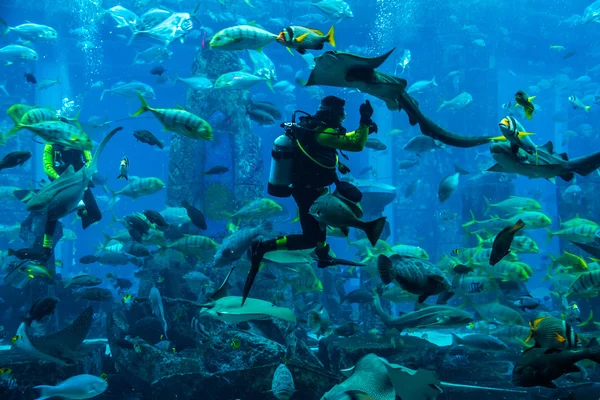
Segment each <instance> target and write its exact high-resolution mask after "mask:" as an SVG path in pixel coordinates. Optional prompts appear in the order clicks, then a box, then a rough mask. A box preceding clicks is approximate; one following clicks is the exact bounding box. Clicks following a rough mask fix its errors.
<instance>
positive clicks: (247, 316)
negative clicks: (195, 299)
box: [200, 296, 296, 324]
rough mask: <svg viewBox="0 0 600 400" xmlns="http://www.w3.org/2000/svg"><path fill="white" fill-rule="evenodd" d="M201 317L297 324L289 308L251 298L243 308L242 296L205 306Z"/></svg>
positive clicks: (220, 300) (227, 298) (229, 297)
mask: <svg viewBox="0 0 600 400" xmlns="http://www.w3.org/2000/svg"><path fill="white" fill-rule="evenodd" d="M200 316H209V317H213V318H216V319H218V320H221V321H226V322H234V323H235V322H244V321H252V320H260V319H269V318H279V319H282V320H284V321H288V322H291V323H294V324H295V323H296V316H295V315H294V312H293V311H292V310H290V309H289V308H284V307H277V306H276V305H275V304H273V303H270V302H268V301H265V300H259V299H253V298H251V297H248V298H246V302H245V303H244V306H243V307H242V296H227V297H223V298H220V299H218V300H216V301H214V302H212V303H210V304H208V305H205V308H203V309H202V310H201V311H200Z"/></svg>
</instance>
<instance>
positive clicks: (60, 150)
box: [42, 144, 102, 256]
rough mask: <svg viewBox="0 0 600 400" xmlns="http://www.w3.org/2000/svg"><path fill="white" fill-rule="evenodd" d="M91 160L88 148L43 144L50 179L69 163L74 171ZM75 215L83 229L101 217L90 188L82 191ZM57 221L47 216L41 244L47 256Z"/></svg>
mask: <svg viewBox="0 0 600 400" xmlns="http://www.w3.org/2000/svg"><path fill="white" fill-rule="evenodd" d="M91 161H92V153H91V152H90V151H89V150H84V151H81V150H76V149H69V148H65V147H64V146H62V145H60V144H46V145H45V146H44V155H43V165H44V172H45V173H46V175H48V179H50V181H54V180H55V179H58V177H59V176H60V175H61V174H62V173H63V172H64V171H65V170H66V169H67V168H68V167H69V166H70V165H72V166H73V168H74V169H75V171H79V170H80V169H81V168H83V167H85V166H86V165H88V164H89V163H90V162H91ZM90 187H93V184H90ZM77 215H79V216H80V217H81V225H82V227H83V229H87V227H89V226H90V225H92V224H93V223H95V222H98V221H100V220H101V219H102V213H101V212H100V208H99V207H98V203H96V199H95V198H94V195H93V194H92V191H91V190H90V188H88V189H87V190H86V191H85V192H84V193H83V199H82V201H80V202H79V204H78V206H77ZM57 223H58V220H57V219H54V218H51V217H50V216H48V220H47V221H46V226H45V229H44V241H43V245H42V251H43V252H44V253H45V254H46V255H47V256H49V255H50V254H51V253H52V244H53V243H52V237H53V236H54V231H55V229H56V224H57Z"/></svg>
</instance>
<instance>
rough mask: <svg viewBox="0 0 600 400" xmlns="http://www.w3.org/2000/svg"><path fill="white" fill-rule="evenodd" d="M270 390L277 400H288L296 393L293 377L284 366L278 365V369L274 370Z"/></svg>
mask: <svg viewBox="0 0 600 400" xmlns="http://www.w3.org/2000/svg"><path fill="white" fill-rule="evenodd" d="M271 389H272V390H273V395H274V396H275V397H277V399H279V400H289V399H290V398H291V397H292V396H293V395H294V392H295V391H296V387H295V386H294V377H293V376H292V373H291V372H290V370H289V369H288V367H286V366H285V364H279V367H277V369H276V370H275V373H274V374H273V383H272V384H271Z"/></svg>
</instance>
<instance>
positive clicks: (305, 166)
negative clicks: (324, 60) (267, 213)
mask: <svg viewBox="0 0 600 400" xmlns="http://www.w3.org/2000/svg"><path fill="white" fill-rule="evenodd" d="M345 104H346V102H345V100H343V99H340V98H338V97H335V96H327V97H325V98H323V99H322V100H321V104H320V106H319V109H318V111H317V112H316V113H315V115H310V114H308V113H305V112H303V111H296V112H295V113H294V115H293V117H292V122H291V123H284V124H282V125H281V126H282V127H283V128H285V134H284V135H282V136H280V137H279V138H277V139H276V140H275V142H274V144H273V151H272V156H273V159H272V164H271V172H270V177H269V185H268V193H269V194H270V195H272V196H275V197H289V196H292V197H293V198H294V200H295V202H296V204H297V206H298V212H299V218H300V225H301V227H302V234H294V235H287V236H284V237H280V238H277V239H271V240H260V239H259V240H255V241H254V242H253V243H252V246H251V248H250V250H249V257H250V260H251V263H252V266H251V269H250V272H249V273H248V277H247V279H246V284H245V286H244V294H243V301H242V305H243V304H244V302H245V300H246V297H247V296H248V294H249V292H250V289H251V287H252V284H253V282H254V279H255V278H256V275H257V273H258V270H259V265H260V263H261V261H262V259H263V257H264V255H265V254H266V253H268V252H271V251H277V250H303V249H315V253H316V255H317V260H318V266H319V268H326V267H329V266H332V265H339V264H342V263H344V264H346V263H349V262H347V261H344V260H339V259H335V258H333V257H332V256H331V255H330V254H329V245H328V244H327V243H326V240H327V232H326V229H321V227H320V225H319V222H317V220H315V219H314V218H313V217H312V216H311V215H310V214H309V210H310V207H311V205H312V204H313V203H314V202H315V200H317V199H318V198H319V197H320V196H322V195H324V194H326V193H327V192H328V189H327V187H328V186H331V185H332V184H334V183H335V184H336V192H334V194H336V193H338V194H339V195H341V196H342V197H343V198H345V199H347V200H349V201H350V202H354V203H358V202H359V201H360V200H361V199H362V193H361V192H360V191H359V190H358V189H357V188H356V187H354V186H353V185H351V184H350V183H348V182H343V181H340V180H339V178H338V175H337V171H336V170H339V171H340V173H342V174H346V173H348V172H349V171H350V170H349V169H348V167H346V166H345V165H344V164H342V163H340V162H339V159H338V150H339V151H349V152H360V151H362V150H363V148H364V147H365V144H366V142H367V138H368V136H369V134H371V133H373V132H377V125H376V124H375V123H374V122H373V121H372V120H371V117H372V116H373V107H372V106H371V103H370V102H369V101H368V100H367V101H366V102H365V103H364V104H361V106H360V124H359V127H358V129H356V131H354V132H346V129H344V127H343V126H342V122H343V121H344V119H345V117H346V113H345V112H344V106H345ZM297 113H302V114H306V116H303V117H300V120H299V123H298V124H296V114H297ZM342 155H343V156H344V157H346V156H345V155H344V154H343V153H342ZM346 158H347V157H346Z"/></svg>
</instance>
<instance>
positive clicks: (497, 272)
mask: <svg viewBox="0 0 600 400" xmlns="http://www.w3.org/2000/svg"><path fill="white" fill-rule="evenodd" d="M527 267H529V266H527ZM486 272H488V273H489V274H490V275H491V276H493V277H496V278H502V280H503V281H521V282H527V281H528V280H529V273H528V269H526V268H523V265H522V263H513V262H510V261H507V260H501V261H500V262H499V263H497V264H496V265H494V266H493V267H489V268H488V269H487V270H486Z"/></svg>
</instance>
